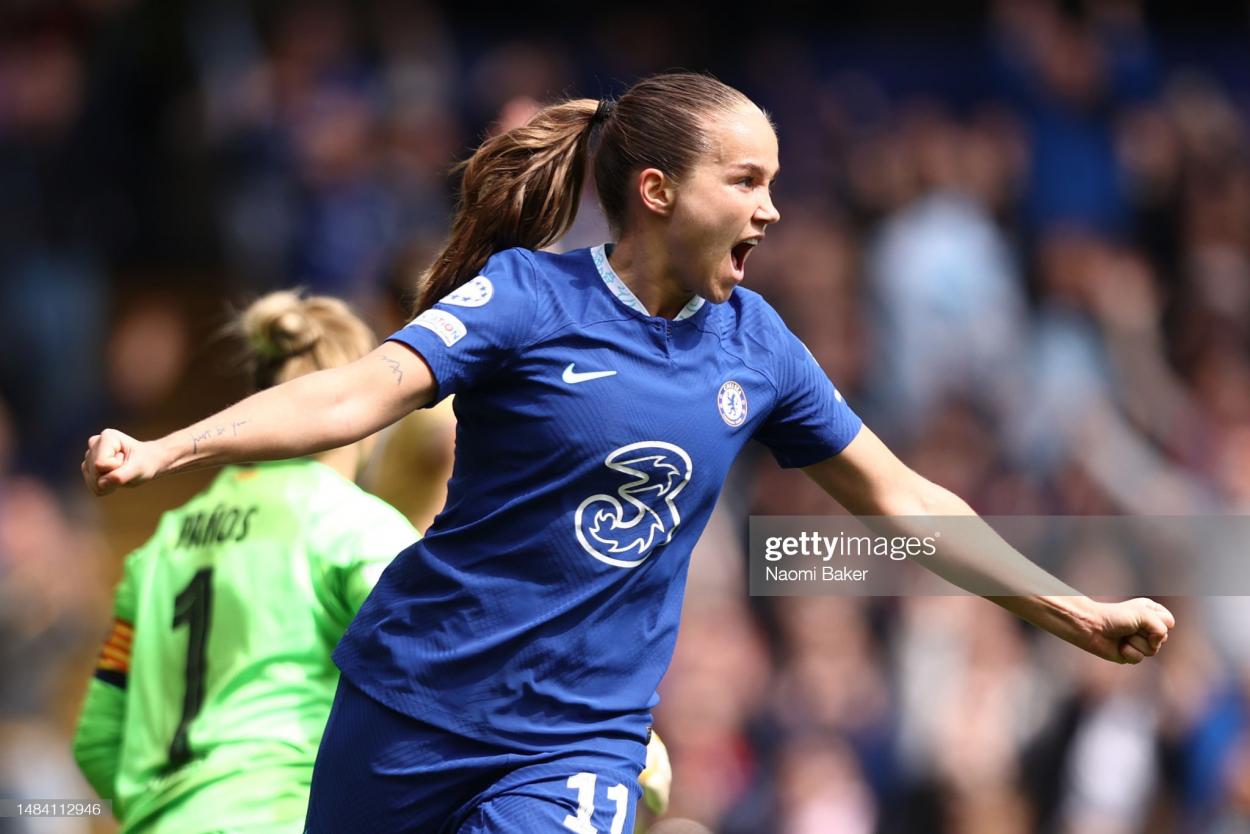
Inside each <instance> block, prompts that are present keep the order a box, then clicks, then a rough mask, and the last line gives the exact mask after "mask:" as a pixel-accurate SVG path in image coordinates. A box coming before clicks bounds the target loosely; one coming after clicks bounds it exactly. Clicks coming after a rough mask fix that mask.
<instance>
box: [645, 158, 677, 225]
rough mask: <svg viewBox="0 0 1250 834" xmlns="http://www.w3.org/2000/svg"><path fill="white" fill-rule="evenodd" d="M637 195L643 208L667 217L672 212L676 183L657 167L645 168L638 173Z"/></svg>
mask: <svg viewBox="0 0 1250 834" xmlns="http://www.w3.org/2000/svg"><path fill="white" fill-rule="evenodd" d="M638 196H639V197H640V198H641V199H642V206H643V208H644V209H646V210H647V211H650V212H654V213H655V214H658V215H660V216H662V217H667V216H668V215H670V214H672V212H673V203H674V201H675V200H676V198H677V183H675V182H673V180H672V179H671V178H669V177H668V176H667V175H666V174H665V173H664V172H663V171H661V170H660V169H659V168H646V169H644V170H643V171H642V173H640V174H639V175H638Z"/></svg>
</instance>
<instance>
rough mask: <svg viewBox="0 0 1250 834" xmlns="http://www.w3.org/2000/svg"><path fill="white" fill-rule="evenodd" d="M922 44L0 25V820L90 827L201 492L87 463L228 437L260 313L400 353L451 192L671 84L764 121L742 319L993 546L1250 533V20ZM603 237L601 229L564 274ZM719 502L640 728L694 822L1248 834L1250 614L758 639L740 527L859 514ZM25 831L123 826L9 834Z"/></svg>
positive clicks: (279, 12) (1059, 27) (930, 21)
mask: <svg viewBox="0 0 1250 834" xmlns="http://www.w3.org/2000/svg"><path fill="white" fill-rule="evenodd" d="M942 6H943V8H942V9H940V10H935V9H933V8H931V7H930V4H923V3H918V2H917V3H907V2H887V3H877V4H872V5H871V7H870V6H869V4H867V3H860V4H846V5H842V6H839V8H838V9H833V10H825V11H824V12H822V13H820V14H815V13H812V12H810V11H807V10H804V9H803V8H802V7H801V6H800V5H799V4H787V3H779V4H778V3H772V4H768V5H767V6H766V7H764V6H755V7H748V6H745V5H743V6H722V7H718V9H717V10H716V11H715V12H713V11H710V10H705V9H700V8H699V7H697V6H694V5H689V4H685V3H680V2H678V3H666V4H650V5H647V6H631V7H629V8H626V7H620V8H617V7H613V6H611V5H606V4H605V5H602V6H582V5H581V4H573V3H561V4H556V5H553V6H548V7H544V8H543V9H541V10H538V9H534V8H532V7H526V8H520V7H517V8H514V9H512V10H511V11H506V10H505V11H503V12H500V11H499V10H495V11H494V12H492V13H491V14H490V15H487V14H486V13H485V12H484V11H479V10H477V9H475V8H474V7H473V5H472V4H441V5H439V4H431V5H421V4H416V3H408V2H399V1H398V0H374V2H369V3H362V4H353V5H351V6H348V5H334V4H329V3H301V4H279V3H273V2H254V3H246V2H228V1H227V0H217V1H211V0H201V2H193V1H192V0H78V1H77V2H37V1H36V0H24V2H21V1H18V0H15V1H14V2H9V3H6V4H4V6H3V8H2V10H0V669H2V671H0V796H11V797H26V798H33V797H43V798H52V797H79V796H88V795H89V790H88V789H87V787H86V786H85V784H83V783H81V782H80V781H79V780H78V778H77V776H76V774H75V772H74V770H73V768H72V762H71V761H70V759H69V755H68V749H67V745H68V736H69V733H70V730H71V727H72V721H73V717H74V713H75V710H76V708H77V704H78V699H79V697H80V695H81V692H82V688H83V686H84V684H85V681H86V678H87V676H88V674H89V670H90V668H91V665H92V659H93V657H94V653H95V650H96V645H97V641H98V639H99V638H100V637H101V635H102V630H103V627H104V624H105V622H106V620H107V616H108V613H107V612H108V606H109V589H110V586H111V583H112V581H113V580H114V579H115V577H116V576H117V573H118V569H119V566H120V560H121V558H122V556H123V555H124V554H125V552H126V551H127V550H128V549H129V548H131V547H133V546H135V545H137V544H138V543H139V542H140V541H142V539H143V538H144V537H145V536H146V534H147V532H148V531H149V530H150V529H151V527H152V525H153V523H154V521H155V519H156V517H157V515H158V514H159V512H161V511H162V510H163V509H165V508H168V507H170V506H173V505H175V504H177V503H179V502H181V501H183V500H185V499H186V498H187V497H189V495H190V494H192V493H193V492H194V491H195V490H197V489H199V488H200V486H202V485H203V484H204V483H205V481H206V479H207V478H208V477H209V476H208V475H207V474H204V473H197V474H195V475H189V476H181V477H177V478H171V479H169V480H168V481H163V482H162V483H161V485H160V486H159V487H153V488H148V489H144V490H140V491H137V492H128V493H125V494H122V495H116V496H113V497H110V498H108V499H105V500H103V501H97V500H95V499H92V498H90V497H89V496H88V495H87V493H86V491H85V490H83V489H82V487H81V485H80V483H79V480H78V472H77V464H78V460H79V458H80V455H81V450H82V448H83V445H84V440H85V438H86V437H87V435H88V434H89V433H90V432H91V431H92V430H94V429H96V428H98V427H100V426H103V425H106V424H108V425H115V426H118V427H120V428H123V429H125V430H128V431H130V432H132V433H134V434H136V435H138V436H141V437H148V436H153V435H155V434H158V433H161V432H163V431H166V430H170V429H172V428H174V427H176V426H178V425H181V424H184V423H186V422H188V421H190V420H192V419H195V418H197V417H199V416H203V415H204V414H207V413H208V412H209V411H211V410H212V409H214V408H215V407H217V406H219V405H221V404H224V403H225V402H226V401H227V400H229V399H231V398H233V397H237V396H238V395H240V394H241V393H242V392H243V391H244V390H245V385H246V381H245V380H243V379H241V378H240V376H239V374H238V373H237V372H234V371H232V367H233V366H232V365H231V357H232V351H231V349H230V347H229V345H227V344H224V343H223V342H222V341H221V340H219V339H217V338H215V334H216V331H217V329H218V328H219V327H220V325H221V323H222V322H223V321H224V319H225V316H226V314H227V311H228V310H229V309H230V305H234V306H235V307H237V306H238V305H239V304H241V303H242V302H243V301H245V300H246V299H247V298H250V297H254V296H255V295H256V294H258V293H260V292H262V291H264V290H266V289H269V288H274V287H278V286H286V285H291V284H300V285H303V286H306V287H309V288H311V289H312V290H315V291H324V292H331V293H335V294H340V295H343V296H345V297H347V298H349V299H352V300H353V301H354V302H355V303H356V304H357V305H359V307H360V308H361V309H363V310H364V311H366V312H367V313H368V315H369V316H370V318H371V320H372V321H373V322H375V324H376V325H377V326H378V328H379V329H380V330H382V331H387V330H388V328H391V327H393V326H395V325H396V324H397V323H400V322H402V321H403V303H404V302H403V296H404V292H405V291H406V290H407V289H408V288H409V287H410V286H411V281H412V278H413V276H414V274H415V272H416V271H417V270H419V268H420V266H421V265H422V262H423V259H424V258H426V257H428V256H429V253H430V251H431V247H432V246H433V245H435V244H436V243H437V241H438V238H439V236H440V235H441V234H442V232H443V230H444V228H445V225H446V221H447V216H448V210H449V199H450V198H449V186H448V179H447V177H446V176H445V173H446V169H447V166H448V164H449V162H450V161H451V160H453V159H458V158H462V157H463V155H464V154H465V153H466V151H467V149H469V148H471V147H472V146H473V145H474V144H475V143H476V142H477V141H478V139H479V138H480V137H481V136H482V135H484V133H485V132H486V131H489V130H491V129H495V127H496V126H497V125H498V124H499V123H501V122H502V123H510V122H513V121H515V120H517V119H523V118H524V117H525V115H526V114H527V113H529V112H531V109H532V107H533V102H535V101H543V100H548V99H550V98H552V97H553V96H558V95H560V94H562V93H576V94H580V95H590V96H596V95H601V94H602V95H608V94H612V93H619V92H620V91H621V90H622V89H623V88H624V86H626V85H627V83H628V82H629V81H630V80H631V79H635V78H637V77H638V76H640V75H642V74H645V73H649V72H653V71H656V70H661V69H665V68H671V67H684V68H695V69H708V70H711V71H713V72H715V73H717V74H718V75H719V76H720V77H721V78H723V79H724V80H726V81H728V82H730V83H733V84H735V85H737V86H739V87H741V88H742V89H743V90H744V91H746V92H747V93H748V94H750V95H751V96H753V97H754V98H755V99H756V100H757V101H759V102H760V103H761V104H762V105H763V106H765V107H766V108H767V109H768V110H769V111H770V112H771V113H772V115H773V117H774V119H775V120H776V122H777V124H778V126H779V129H780V136H781V151H782V168H783V174H782V176H781V178H780V180H779V183H778V185H777V199H778V202H779V206H780V208H781V211H782V214H783V216H784V221H785V222H783V223H781V224H780V225H779V226H778V227H777V228H776V230H775V232H770V234H769V240H768V241H767V244H766V245H765V246H763V247H762V248H761V249H760V251H759V252H758V253H757V254H755V256H754V257H753V258H752V259H751V263H750V269H749V275H748V281H749V286H751V287H752V288H753V289H756V290H758V291H760V292H762V293H763V294H764V295H765V296H766V297H767V298H768V299H769V300H770V301H771V302H772V303H773V304H774V305H775V306H776V307H777V308H778V309H779V310H780V311H781V313H782V315H783V316H784V317H785V319H786V320H787V321H788V322H789V324H790V325H791V326H792V328H793V329H794V330H795V331H796V332H798V333H799V335H800V336H801V337H802V338H803V339H804V340H805V341H806V343H807V344H808V345H809V346H810V348H811V350H812V351H813V353H814V354H815V355H816V356H817V357H818V359H819V360H820V361H821V363H822V364H823V365H824V367H825V368H826V370H827V371H828V372H829V374H830V375H831V377H832V378H833V379H835V380H836V381H837V382H838V384H839V386H840V387H841V389H842V390H843V391H845V392H846V393H847V395H848V398H849V399H850V401H851V402H852V404H853V405H854V406H855V407H856V408H857V409H858V410H859V411H860V412H861V413H862V414H863V415H864V416H865V417H866V418H867V420H868V422H869V423H870V425H872V426H873V427H874V428H875V429H876V430H877V431H878V432H879V433H880V434H882V435H883V436H884V437H885V438H886V439H887V441H888V442H889V443H891V444H892V446H893V447H894V448H895V449H896V450H897V451H898V452H899V453H900V454H901V455H902V456H903V457H904V458H905V459H906V460H907V461H909V462H910V463H911V464H912V465H913V466H914V467H916V468H917V469H918V470H919V471H920V472H922V473H924V474H926V475H928V476H930V477H931V478H933V479H935V480H937V481H939V482H941V483H943V484H944V485H946V486H949V487H951V488H952V489H954V490H955V491H956V492H958V493H960V494H961V495H963V496H965V497H967V498H968V499H969V500H970V502H971V503H972V504H973V505H974V506H975V507H976V508H977V509H978V510H980V511H981V512H983V513H987V514H1001V515H1006V514H1037V515H1052V514H1074V515H1081V514H1119V513H1138V514H1163V515H1166V514H1190V513H1216V512H1243V511H1245V509H1246V507H1247V505H1248V504H1250V354H1248V351H1247V349H1248V347H1250V341H1248V340H1250V146H1248V145H1247V116H1248V113H1250V110H1248V107H1250V7H1247V6H1246V4H1244V3H1242V4H1228V5H1226V6H1225V5H1217V4H1202V3H1198V4H1195V3H1186V4H1182V5H1178V4H1167V3H1162V2H1160V3H1147V4H1141V3H1137V2H1133V0H1121V1H1120V2H1091V3H1088V4H1084V5H1082V4H1076V3H1067V4H1055V3H1049V2H1042V1H1041V0H1036V1H1034V0H1004V1H1003V2H994V3H960V4H953V5H952V4H942ZM603 236H604V232H603V231H602V226H601V222H600V221H599V220H598V219H597V217H596V216H595V215H594V212H593V211H587V212H584V214H583V217H582V219H581V220H579V223H578V225H577V227H576V228H575V229H574V231H573V232H572V233H571V235H570V240H569V242H568V245H582V244H585V243H590V242H598V241H599V240H601V239H602V237H603ZM405 431H406V432H407V435H406V438H407V439H406V440H404V441H403V442H401V441H400V440H399V439H396V440H394V441H393V442H394V443H395V444H396V445H394V446H392V447H391V448H392V452H393V454H392V455H391V456H390V458H389V460H388V466H389V467H390V468H391V470H392V471H391V472H389V474H388V473H387V472H374V473H372V475H373V477H374V483H375V485H377V486H378V488H379V489H381V490H382V491H383V492H384V493H386V491H387V490H390V491H391V493H390V494H391V495H393V497H394V498H395V500H397V501H400V502H406V506H407V507H408V508H409V509H410V510H412V511H413V512H414V513H417V514H418V515H420V514H422V513H426V512H427V511H426V510H425V509H422V508H421V505H422V503H423V501H425V500H426V499H425V498H424V497H423V496H422V495H414V494H413V491H412V490H411V489H407V490H406V489H404V488H403V487H402V486H400V487H396V486H395V484H396V483H400V484H401V485H402V483H403V482H404V481H408V482H409V483H410V484H411V483H413V482H415V483H416V484H417V485H418V487H420V486H421V485H422V484H426V485H428V484H429V483H430V482H431V481H437V479H438V477H439V475H438V474H437V473H439V472H441V471H443V470H442V468H443V466H444V465H445V455H444V454H443V453H442V451H443V449H444V446H443V442H444V438H445V436H446V435H445V432H444V431H443V428H442V427H441V426H440V424H439V423H438V421H437V420H434V421H432V422H428V421H427V422H424V423H420V424H419V425H415V426H412V427H408V428H406V429H405ZM400 446H404V447H405V448H407V449H410V450H414V451H412V457H411V458H409V457H404V456H402V455H401V451H400ZM402 454H406V453H402ZM414 460H421V461H424V462H423V463H421V464H420V465H418V464H414V463H412V461H414ZM431 473H434V474H431ZM722 503H723V507H722V508H721V511H718V513H717V515H716V517H715V518H714V520H713V523H712V525H711V526H710V527H709V530H708V532H707V534H706V536H705V538H704V540H703V542H702V543H701V544H700V547H699V550H698V552H697V553H696V557H695V561H694V565H693V568H692V576H691V584H690V593H689V599H688V603H687V610H686V614H685V620H684V623H683V630H682V634H681V639H680V643H679V649H678V653H677V657H676V660H675V662H674V665H673V668H672V671H671V672H670V673H669V675H668V677H667V679H666V681H665V684H664V688H663V690H662V695H663V699H664V700H663V703H662V704H661V706H660V708H659V710H658V712H657V716H656V717H657V724H658V726H659V728H660V729H661V731H662V733H663V734H664V736H665V737H666V739H667V741H668V743H669V747H670V750H671V752H672V756H673V763H674V768H675V771H676V789H675V794H674V799H673V808H672V816H673V817H680V818H685V819H689V820H694V821H698V822H699V823H701V824H703V825H704V826H706V827H707V828H708V829H711V830H713V831H717V832H726V833H727V834H730V833H732V834H739V833H745V832H759V833H760V834H765V833H766V832H777V833H778V834H783V833H784V834H817V833H818V832H819V833H820V834H824V833H825V832H847V834H861V833H862V834H868V833H869V832H882V833H883V834H892V832H937V833H938V834H982V832H984V833H985V834H1017V832H1019V834H1024V833H1025V832H1067V833H1070V834H1117V833H1118V832H1124V834H1129V832H1133V833H1134V834H1135V833H1136V832H1203V833H1204V834H1205V833H1206V832H1219V833H1220V834H1223V833H1224V832H1240V831H1250V678H1248V677H1247V672H1248V671H1250V665H1248V664H1250V652H1247V649H1248V648H1250V637H1247V634H1246V622H1247V617H1246V614H1247V613H1248V611H1247V606H1246V605H1245V604H1243V602H1242V601H1241V600H1238V599H1234V598H1226V599H1166V600H1165V602H1167V603H1168V604H1169V605H1170V606H1171V607H1172V609H1173V611H1174V612H1175V613H1176V615H1177V618H1178V620H1179V622H1180V624H1181V627H1180V628H1179V629H1178V630H1177V631H1176V632H1175V633H1174V635H1173V639H1172V640H1171V641H1170V642H1169V644H1168V646H1167V649H1166V651H1165V652H1164V653H1163V655H1162V657H1161V658H1160V659H1159V660H1158V661H1155V662H1148V663H1146V664H1144V665H1143V666H1142V667H1137V668H1129V667H1113V666H1110V665H1107V664H1103V663H1101V662H1099V661H1095V660H1093V659H1091V658H1087V657H1084V656H1083V655H1081V654H1080V653H1079V652H1077V651H1076V650H1074V649H1072V648H1070V647H1067V646H1065V645H1063V644H1061V643H1059V642H1058V641H1056V640H1053V639H1050V638H1045V637H1041V636H1039V635H1038V634H1037V633H1034V632H1032V631H1030V630H1028V629H1024V628H1022V627H1020V626H1019V625H1018V624H1016V623H1015V622H1013V621H1012V620H1011V618H1010V617H1008V616H1007V615H1005V614H1003V613H1001V612H1000V611H999V610H998V609H997V608H995V607H994V606H992V605H989V604H987V603H984V602H979V601H976V600H966V599H935V598H913V599H889V600H876V601H859V600H832V599H821V600H802V599H773V600H759V599H751V598H749V597H748V596H747V594H746V592H745V589H744V570H743V565H744V558H745V556H744V553H743V548H742V537H743V534H744V532H745V519H746V516H747V514H748V513H752V512H753V513H786V514H794V513H810V514H821V513H832V512H837V508H836V507H834V506H833V505H832V503H831V502H830V501H829V500H828V499H827V498H825V497H824V496H823V495H822V494H821V493H819V492H818V491H817V490H816V489H815V488H814V487H813V486H811V485H810V484H808V483H807V482H806V481H805V479H803V478H802V476H800V475H797V474H795V473H785V474H783V473H781V472H780V471H779V470H778V469H777V468H776V466H775V464H773V463H772V462H771V459H770V458H769V457H768V456H766V455H761V454H759V453H758V450H757V452H756V453H754V454H750V455H748V456H747V457H746V458H744V459H743V460H742V461H741V462H740V465H739V466H738V467H737V468H736V470H735V473H734V476H733V478H732V479H731V482H730V484H729V486H728V488H727V490H726V494H725V498H724V500H723V502H722ZM1074 556H1075V557H1078V561H1079V556H1080V554H1074ZM645 825H646V824H645V823H644V827H645ZM665 825H667V826H669V827H664V826H665ZM27 830H30V831H65V832H77V831H88V830H90V831H110V830H112V828H111V827H109V826H108V825H96V826H95V827H94V828H92V827H90V826H83V825H80V824H78V823H76V822H73V821H61V822H60V823H52V822H47V823H44V824H42V825H41V826H39V827H35V826H31V827H29V828H23V827H21V826H20V825H18V823H17V821H14V820H0V831H3V832H10V831H14V832H16V831H27ZM654 830H655V831H656V832H660V831H667V832H670V834H671V832H676V831H701V830H703V829H701V828H698V827H697V826H685V827H683V826H681V825H676V824H672V823H666V824H662V825H660V826H657V827H656V828H655V829H654Z"/></svg>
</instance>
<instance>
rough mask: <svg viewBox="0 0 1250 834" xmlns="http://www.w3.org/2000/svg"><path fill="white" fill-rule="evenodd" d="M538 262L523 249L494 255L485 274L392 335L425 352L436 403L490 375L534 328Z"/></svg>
mask: <svg viewBox="0 0 1250 834" xmlns="http://www.w3.org/2000/svg"><path fill="white" fill-rule="evenodd" d="M533 275H534V266H533V261H532V260H531V259H530V257H529V254H528V252H527V251H526V250H524V249H507V250H504V251H503V252H499V253H497V254H495V255H493V256H492V257H491V259H490V260H488V261H487V262H486V265H485V266H484V267H482V271H481V273H480V274H479V275H478V276H477V277H475V278H473V279H471V280H469V281H467V282H465V283H464V284H463V285H461V286H460V287H458V288H457V289H455V290H453V291H452V292H450V293H448V294H447V295H446V296H444V297H443V298H442V299H441V300H439V301H438V302H437V303H435V305H434V306H433V307H431V308H430V309H428V310H426V311H425V312H423V313H422V314H421V315H419V316H417V317H416V318H415V319H413V320H412V321H411V322H409V323H408V325H407V326H406V327H404V328H402V329H401V330H399V331H398V332H396V333H394V334H392V335H391V337H390V340H391V341H396V342H401V343H403V344H405V345H407V346H408V347H410V348H412V349H413V350H415V351H416V352H417V353H419V354H421V357H422V358H423V359H425V362H426V364H427V365H429V366H430V370H431V371H432V372H433V374H434V379H435V381H436V382H437V383H438V396H437V397H436V398H435V399H434V400H433V401H431V403H430V404H431V405H433V404H434V403H436V402H438V401H439V400H442V399H443V398H445V397H448V396H450V395H452V394H456V393H459V392H460V391H464V390H466V389H469V388H472V387H473V386H475V385H476V384H478V383H479V382H480V381H481V380H483V379H485V378H487V377H489V376H490V375H491V374H493V373H494V372H496V371H498V370H499V368H500V367H501V366H502V365H503V363H504V362H505V361H507V359H508V357H509V356H511V355H512V353H513V352H515V351H516V350H517V348H519V347H520V346H521V345H523V344H524V343H525V341H526V338H527V337H528V335H529V332H530V329H531V328H532V327H533V324H534V320H535V316H534V309H533V308H534V298H533V293H534V281H533Z"/></svg>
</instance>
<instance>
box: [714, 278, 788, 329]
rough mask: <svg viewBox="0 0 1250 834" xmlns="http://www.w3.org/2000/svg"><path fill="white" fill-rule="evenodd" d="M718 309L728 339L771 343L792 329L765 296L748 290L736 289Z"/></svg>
mask: <svg viewBox="0 0 1250 834" xmlns="http://www.w3.org/2000/svg"><path fill="white" fill-rule="evenodd" d="M718 306H719V308H720V310H719V312H720V315H718V316H717V319H718V320H719V322H720V324H721V327H722V330H723V331H724V332H725V334H726V335H731V336H734V337H737V338H752V337H754V338H756V339H768V338H771V337H774V336H777V335H780V334H782V333H785V332H787V331H788V329H789V328H787V327H786V323H785V322H784V321H782V319H781V316H780V315H779V314H778V313H777V311H776V310H775V309H774V308H773V305H771V304H769V303H768V300H767V299H765V298H764V296H762V295H760V294H759V293H757V292H756V291H755V290H751V289H747V288H746V287H735V288H734V291H733V293H732V294H731V295H730V296H729V300H728V301H726V302H725V303H724V304H721V305H718Z"/></svg>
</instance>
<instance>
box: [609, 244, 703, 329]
mask: <svg viewBox="0 0 1250 834" xmlns="http://www.w3.org/2000/svg"><path fill="white" fill-rule="evenodd" d="M609 246H611V244H610V243H604V244H600V245H599V246H596V247H595V248H593V249H591V250H590V256H591V257H592V258H594V261H595V268H596V269H598V270H599V277H600V278H602V279H603V283H604V285H606V286H607V288H608V291H609V292H611V293H612V295H613V296H615V297H616V300H617V301H619V302H621V303H622V304H624V305H625V306H626V307H629V308H630V309H631V310H637V311H638V312H639V313H642V314H643V315H644V316H647V317H652V316H651V314H650V313H648V312H647V308H646V307H644V306H642V302H641V301H639V300H638V296H636V295H634V291H633V290H631V289H630V288H629V287H627V286H625V282H624V281H622V280H621V277H620V276H619V275H617V274H616V270H614V269H613V268H612V264H610V263H608V247H609ZM703 301H704V299H703V296H700V295H696V296H695V297H694V298H692V299H690V301H688V302H687V303H686V306H685V307H682V308H681V312H680V313H678V314H677V315H676V317H674V319H673V321H682V320H683V319H688V318H690V317H691V316H693V315H694V314H695V313H697V312H699V308H700V307H702V306H703ZM652 318H653V317H652Z"/></svg>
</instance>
